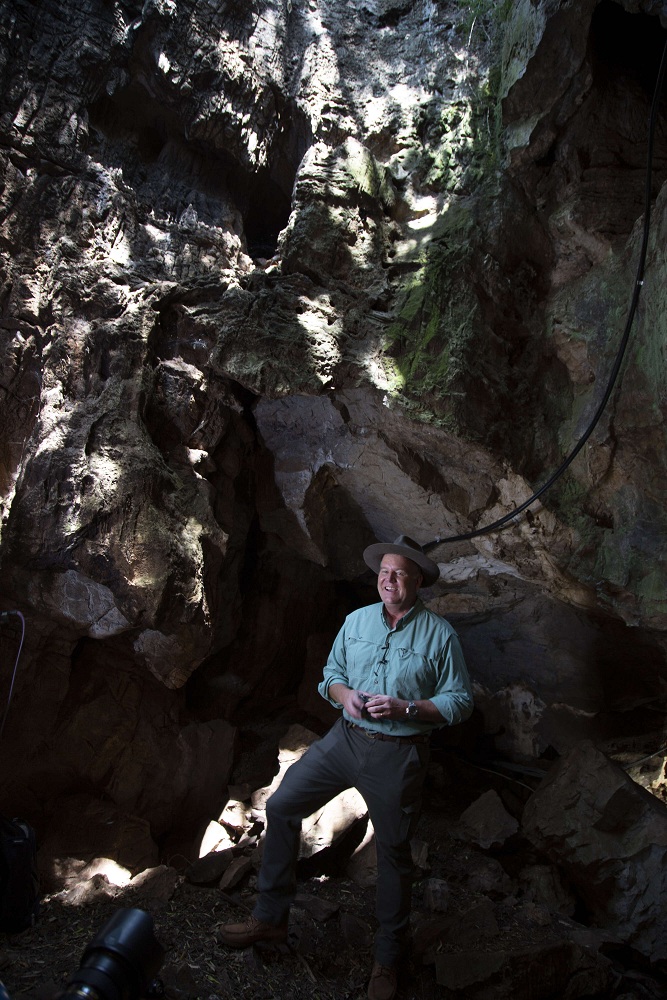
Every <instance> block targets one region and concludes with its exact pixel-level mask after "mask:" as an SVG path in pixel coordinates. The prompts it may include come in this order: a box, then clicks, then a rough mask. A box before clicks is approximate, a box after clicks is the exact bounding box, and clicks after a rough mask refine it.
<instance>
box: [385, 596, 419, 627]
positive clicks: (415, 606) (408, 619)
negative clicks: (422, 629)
mask: <svg viewBox="0 0 667 1000" xmlns="http://www.w3.org/2000/svg"><path fill="white" fill-rule="evenodd" d="M423 607H424V603H423V601H422V599H421V598H420V597H418V598H417V599H416V600H415V603H414V604H413V605H412V607H411V608H410V610H409V611H408V612H407V613H406V614H404V615H403V617H402V618H399V619H398V621H397V622H396V624H395V625H394V627H393V628H390V626H389V623H388V622H387V619H386V617H385V613H384V604H381V605H380V614H381V615H382V621H383V622H384V624H385V626H386V628H388V629H389V630H390V631H391V632H393V631H394V629H395V630H398V629H402V628H403V627H404V626H405V625H407V624H409V622H411V621H412V619H413V618H414V617H415V615H418V614H419V612H420V611H421V609H422V608H423Z"/></svg>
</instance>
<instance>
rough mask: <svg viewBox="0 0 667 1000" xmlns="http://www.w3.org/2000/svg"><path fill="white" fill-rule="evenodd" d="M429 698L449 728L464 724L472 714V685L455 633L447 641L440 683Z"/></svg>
mask: <svg viewBox="0 0 667 1000" xmlns="http://www.w3.org/2000/svg"><path fill="white" fill-rule="evenodd" d="M428 697H429V701H432V702H433V704H434V705H435V707H436V708H437V709H438V711H439V712H440V715H441V716H442V717H443V719H444V720H445V722H446V723H447V725H449V726H455V725H457V723H459V722H464V721H465V720H466V719H467V718H469V717H470V715H471V714H472V710H473V694H472V685H471V684H470V678H469V677H468V669H467V667H466V664H465V660H464V658H463V650H462V649H461V643H460V642H459V637H458V636H457V635H456V633H455V632H452V633H451V634H450V636H449V638H448V640H447V643H446V645H445V648H444V650H443V655H442V663H441V666H440V671H439V677H438V682H437V685H436V688H435V691H434V692H433V694H431V695H429V696H428Z"/></svg>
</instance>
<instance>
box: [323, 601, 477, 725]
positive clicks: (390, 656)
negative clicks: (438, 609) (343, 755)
mask: <svg viewBox="0 0 667 1000" xmlns="http://www.w3.org/2000/svg"><path fill="white" fill-rule="evenodd" d="M332 684H345V685H346V686H347V687H349V688H353V689H354V690H359V691H368V692H369V693H370V694H385V695H390V696H391V697H394V698H402V699H404V700H405V701H419V700H421V699H426V698H428V699H429V700H430V701H432V702H433V704H434V705H435V706H436V708H437V709H438V711H439V712H440V714H441V715H442V723H441V725H442V726H447V725H449V726H453V725H455V724H456V723H457V722H463V720H464V719H467V718H468V716H469V715H470V713H471V712H472V708H473V699H472V688H471V685H470V679H469V677H468V671H467V669H466V665H465V660H464V659H463V653H462V651H461V645H460V643H459V638H458V636H457V634H456V632H455V631H454V629H453V628H452V627H451V625H450V624H449V622H446V621H445V619H444V618H441V617H440V615H436V614H435V612H433V611H430V610H429V609H428V608H426V607H425V606H424V604H423V603H422V602H421V600H419V598H418V599H417V600H416V601H415V603H414V605H413V606H412V607H411V608H410V610H409V611H408V613H407V614H406V615H404V616H403V618H400V619H399V620H398V622H397V623H396V626H395V627H394V628H390V627H389V626H388V625H387V621H386V619H385V616H384V605H383V604H371V605H369V606H368V607H366V608H360V609H359V610H358V611H353V612H352V614H351V615H348V617H347V618H346V619H345V622H344V624H343V627H342V628H341V630H340V632H339V633H338V635H337V636H336V640H335V642H334V644H333V647H332V649H331V653H330V654H329V659H328V660H327V665H326V667H325V668H324V679H323V681H322V683H321V684H320V685H319V687H318V691H319V693H320V694H321V695H322V697H323V698H326V699H327V701H329V702H330V703H331V704H332V705H335V707H336V708H342V707H343V706H342V705H341V704H339V703H338V702H335V701H333V699H332V698H330V697H329V688H330V686H331V685H332ZM343 715H344V716H345V718H347V719H349V720H350V721H352V722H355V723H356V724H357V725H360V726H364V727H365V728H366V729H374V730H378V731H379V732H385V733H389V734H391V735H393V736H408V735H411V734H414V733H423V732H429V731H430V730H431V729H433V728H434V727H433V724H432V723H423V722H419V721H418V720H415V719H410V718H408V716H406V717H405V721H403V720H401V721H400V722H399V721H395V720H386V721H385V720H379V719H377V720H375V719H371V718H370V716H367V715H364V716H362V718H361V719H351V718H350V716H348V715H347V713H346V712H343ZM435 728H440V726H436V727H435Z"/></svg>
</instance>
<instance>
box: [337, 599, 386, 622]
mask: <svg viewBox="0 0 667 1000" xmlns="http://www.w3.org/2000/svg"><path fill="white" fill-rule="evenodd" d="M381 613H382V603H381V602H377V603H375V604H365V605H364V606H363V608H357V610H356V611H351V612H350V613H349V615H348V616H347V617H346V619H345V621H346V622H349V623H350V624H358V623H359V622H360V621H364V620H367V619H369V618H371V619H376V618H379V617H380V615H381Z"/></svg>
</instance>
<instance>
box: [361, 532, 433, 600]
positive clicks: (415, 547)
mask: <svg viewBox="0 0 667 1000" xmlns="http://www.w3.org/2000/svg"><path fill="white" fill-rule="evenodd" d="M386 555H393V556H405V558H406V559H412V561H413V563H416V564H417V565H418V566H419V568H420V570H421V571H422V576H423V577H424V583H423V586H424V587H430V586H431V585H432V584H434V583H435V581H436V580H437V579H438V577H439V576H440V568H439V566H438V564H437V563H434V562H433V561H432V560H431V559H429V557H428V556H427V555H426V553H425V552H424V550H423V549H422V547H421V545H420V544H419V542H415V540H414V538H408V536H407V535H399V536H398V538H397V539H396V541H395V542H375V544H374V545H369V546H368V548H367V549H364V562H365V563H366V565H367V566H370V568H371V569H372V570H373V572H375V573H379V572H380V564H381V563H382V556H386Z"/></svg>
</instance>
